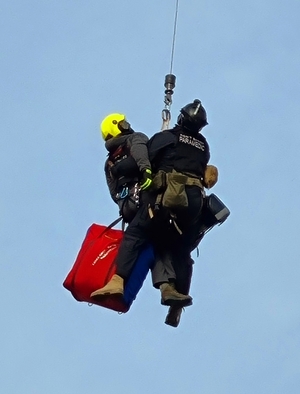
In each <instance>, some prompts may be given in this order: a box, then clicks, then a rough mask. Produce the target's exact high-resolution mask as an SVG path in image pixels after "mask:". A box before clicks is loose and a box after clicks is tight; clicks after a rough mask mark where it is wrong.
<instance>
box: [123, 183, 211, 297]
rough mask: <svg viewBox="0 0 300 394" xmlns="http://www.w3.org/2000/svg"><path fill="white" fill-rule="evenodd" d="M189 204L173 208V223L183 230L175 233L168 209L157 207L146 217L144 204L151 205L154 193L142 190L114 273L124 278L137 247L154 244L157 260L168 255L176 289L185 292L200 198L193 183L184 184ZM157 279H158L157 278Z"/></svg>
mask: <svg viewBox="0 0 300 394" xmlns="http://www.w3.org/2000/svg"><path fill="white" fill-rule="evenodd" d="M186 191H187V196H188V201H189V207H188V208H187V209H184V210H182V211H180V210H179V211H177V212H176V219H175V220H176V224H177V225H178V227H179V228H180V229H181V231H182V232H183V234H181V235H180V234H179V233H178V231H177V230H176V228H175V227H174V225H173V224H172V223H170V215H169V212H168V211H166V210H165V209H164V208H160V210H159V211H158V212H156V213H155V215H154V218H150V216H149V211H148V208H149V206H151V207H153V206H154V202H155V200H156V194H154V193H151V192H142V193H141V196H140V207H139V209H138V211H137V213H136V215H135V217H134V219H133V220H132V221H131V222H130V224H129V225H128V227H127V229H126V231H125V233H124V237H123V240H122V242H121V245H120V248H119V252H118V255H117V257H116V260H115V263H116V266H117V271H116V273H117V274H118V275H120V276H121V277H123V278H124V279H125V281H126V279H127V278H128V277H129V275H130V273H131V270H132V269H133V267H134V264H135V262H136V261H137V258H138V256H139V254H140V253H141V251H142V250H143V249H144V248H145V246H146V245H147V244H148V243H151V244H152V245H153V247H154V251H155V253H156V254H157V257H158V260H159V259H160V260H162V262H163V260H164V259H166V258H170V259H171V262H172V265H173V268H174V271H175V275H176V287H177V290H178V291H180V290H179V289H182V290H181V291H182V292H183V293H184V294H187V293H188V290H189V287H190V280H191V275H192V260H191V258H190V251H191V242H192V240H193V242H194V238H195V232H196V231H197V228H198V222H199V221H198V218H199V216H200V212H201V208H202V204H203V198H202V192H201V189H200V188H198V187H197V186H187V187H186ZM158 281H159V279H158Z"/></svg>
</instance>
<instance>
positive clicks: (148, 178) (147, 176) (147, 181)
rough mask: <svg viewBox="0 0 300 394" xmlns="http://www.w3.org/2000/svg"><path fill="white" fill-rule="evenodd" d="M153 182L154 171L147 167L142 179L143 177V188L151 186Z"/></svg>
mask: <svg viewBox="0 0 300 394" xmlns="http://www.w3.org/2000/svg"><path fill="white" fill-rule="evenodd" d="M151 184H152V171H151V170H150V169H149V168H147V169H146V170H144V171H143V175H142V179H141V184H140V186H141V189H142V190H146V189H148V188H149V187H150V185H151Z"/></svg>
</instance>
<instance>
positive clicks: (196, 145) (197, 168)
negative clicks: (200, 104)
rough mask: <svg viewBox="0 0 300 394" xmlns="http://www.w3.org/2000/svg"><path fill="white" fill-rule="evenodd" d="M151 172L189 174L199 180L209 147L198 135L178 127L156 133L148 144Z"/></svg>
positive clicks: (207, 159) (203, 169) (208, 155)
mask: <svg viewBox="0 0 300 394" xmlns="http://www.w3.org/2000/svg"><path fill="white" fill-rule="evenodd" d="M148 151H149V159H150V162H151V166H152V171H153V172H154V173H156V172H157V171H158V170H163V171H165V172H171V171H172V169H173V168H174V169H175V170H176V171H177V172H181V173H184V174H189V175H192V176H195V177H197V178H199V179H202V178H203V177H204V171H205V169H206V166H207V163H208V161H209V158H210V152H209V146H208V143H207V141H206V139H205V138H204V137H203V135H202V134H200V133H197V134H195V133H193V134H192V133H191V132H190V131H189V130H186V129H183V128H181V127H180V126H175V127H174V128H173V129H170V130H165V131H163V132H159V133H156V134H155V135H154V136H153V137H152V138H151V139H150V140H149V142H148Z"/></svg>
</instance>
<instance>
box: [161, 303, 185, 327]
mask: <svg viewBox="0 0 300 394" xmlns="http://www.w3.org/2000/svg"><path fill="white" fill-rule="evenodd" d="M182 311H183V308H181V307H177V306H170V308H169V311H168V314H167V316H166V320H165V324H167V325H168V326H172V327H178V324H179V322H180V316H181V313H182Z"/></svg>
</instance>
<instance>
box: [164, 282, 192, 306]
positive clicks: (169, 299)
mask: <svg viewBox="0 0 300 394" xmlns="http://www.w3.org/2000/svg"><path fill="white" fill-rule="evenodd" d="M160 291H161V304H162V305H169V306H177V307H183V306H189V305H192V297H191V296H189V295H185V294H180V293H178V291H177V290H176V289H175V285H174V284H173V283H163V284H162V285H160Z"/></svg>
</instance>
